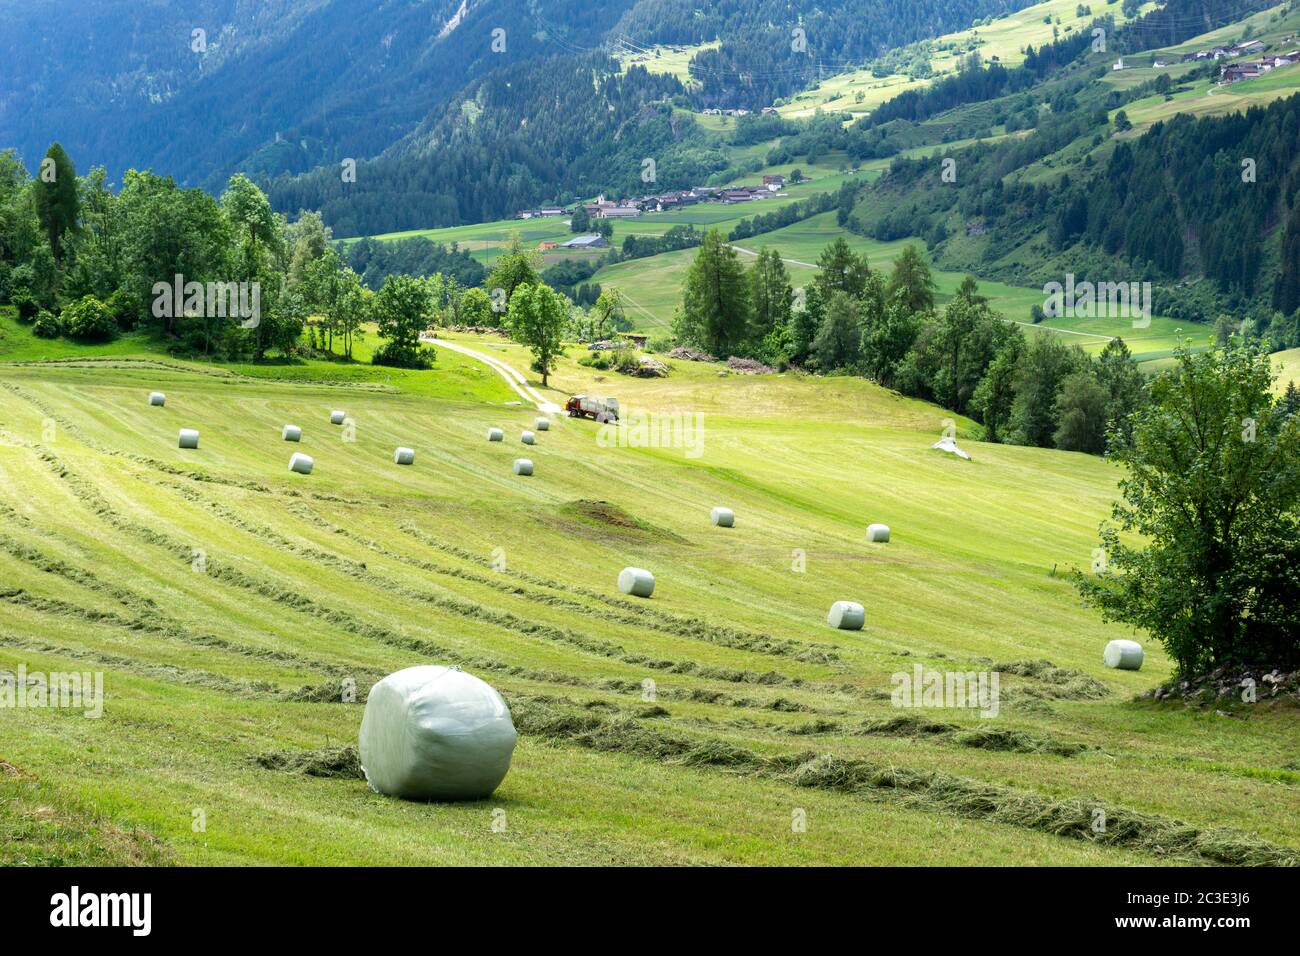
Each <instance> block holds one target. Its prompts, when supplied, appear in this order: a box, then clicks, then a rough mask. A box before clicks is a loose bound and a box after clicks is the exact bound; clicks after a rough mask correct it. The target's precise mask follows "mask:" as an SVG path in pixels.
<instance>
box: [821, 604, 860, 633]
mask: <svg viewBox="0 0 1300 956" xmlns="http://www.w3.org/2000/svg"><path fill="white" fill-rule="evenodd" d="M826 623H827V624H829V625H830V626H831V627H837V628H839V629H840V630H841V631H860V630H862V625H863V624H865V623H867V612H866V611H865V610H863V608H862V605H861V604H858V603H857V602H855V601H836V602H835V603H834V604H832V605H831V612H830V613H829V614H827V615H826Z"/></svg>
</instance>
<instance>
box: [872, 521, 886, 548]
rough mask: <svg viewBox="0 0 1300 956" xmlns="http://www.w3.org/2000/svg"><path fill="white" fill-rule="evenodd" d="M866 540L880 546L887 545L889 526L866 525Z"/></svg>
mask: <svg viewBox="0 0 1300 956" xmlns="http://www.w3.org/2000/svg"><path fill="white" fill-rule="evenodd" d="M867 540H868V541H878V542H880V543H881V544H888V543H889V525H887V524H869V525H867Z"/></svg>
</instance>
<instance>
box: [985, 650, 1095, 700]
mask: <svg viewBox="0 0 1300 956" xmlns="http://www.w3.org/2000/svg"><path fill="white" fill-rule="evenodd" d="M992 669H993V670H995V671H998V672H1000V673H1002V674H1014V675H1015V676H1017V677H1028V678H1030V679H1032V680H1034V681H1037V682H1038V685H1039V686H1033V685H1025V686H1021V687H1017V688H1015V690H1016V692H1017V693H1019V694H1023V695H1025V696H1027V697H1033V698H1045V699H1048V700H1102V699H1104V698H1106V697H1109V696H1110V694H1111V689H1110V687H1109V686H1108V685H1107V684H1106V683H1105V682H1103V681H1099V680H1097V679H1096V678H1095V677H1090V676H1089V675H1087V674H1085V673H1083V671H1078V670H1074V669H1073V668H1070V667H1057V666H1056V665H1055V664H1053V663H1052V662H1051V661H1047V660H1042V659H1039V660H1017V661H1004V662H1001V663H997V664H993V665H992Z"/></svg>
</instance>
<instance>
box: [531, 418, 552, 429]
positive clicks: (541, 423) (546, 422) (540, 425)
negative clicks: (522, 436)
mask: <svg viewBox="0 0 1300 956" xmlns="http://www.w3.org/2000/svg"><path fill="white" fill-rule="evenodd" d="M533 427H534V428H535V429H537V430H538V431H539V432H548V431H550V430H551V420H550V419H549V418H542V417H541V416H538V418H537V421H535V422H533Z"/></svg>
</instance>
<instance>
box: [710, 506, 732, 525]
mask: <svg viewBox="0 0 1300 956" xmlns="http://www.w3.org/2000/svg"><path fill="white" fill-rule="evenodd" d="M709 520H710V521H712V522H713V523H714V524H716V525H717V526H718V527H719V528H734V527H735V525H736V513H735V512H734V511H732V510H731V509H730V508H714V509H713V510H712V511H710V512H709Z"/></svg>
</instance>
